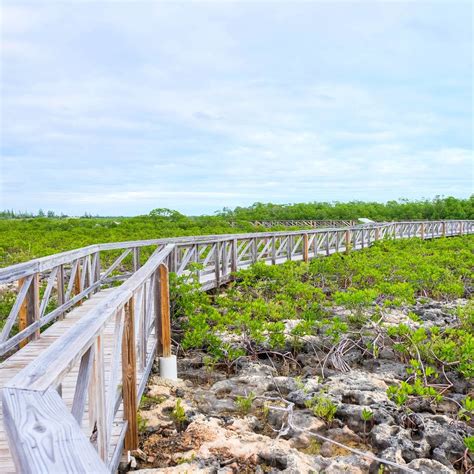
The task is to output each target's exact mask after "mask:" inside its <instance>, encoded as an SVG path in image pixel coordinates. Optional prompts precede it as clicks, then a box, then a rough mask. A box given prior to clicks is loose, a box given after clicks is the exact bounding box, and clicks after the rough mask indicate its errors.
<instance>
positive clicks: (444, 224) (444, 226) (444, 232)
mask: <svg viewBox="0 0 474 474" xmlns="http://www.w3.org/2000/svg"><path fill="white" fill-rule="evenodd" d="M442 229H443V230H442V233H443V237H446V222H443V227H442Z"/></svg>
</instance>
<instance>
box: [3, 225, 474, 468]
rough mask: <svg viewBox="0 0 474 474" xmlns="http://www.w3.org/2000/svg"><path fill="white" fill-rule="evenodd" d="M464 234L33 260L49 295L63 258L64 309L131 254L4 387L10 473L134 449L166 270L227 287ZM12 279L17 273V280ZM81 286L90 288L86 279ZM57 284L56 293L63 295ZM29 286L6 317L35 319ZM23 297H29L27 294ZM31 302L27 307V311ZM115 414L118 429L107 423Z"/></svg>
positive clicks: (341, 234) (371, 233)
mask: <svg viewBox="0 0 474 474" xmlns="http://www.w3.org/2000/svg"><path fill="white" fill-rule="evenodd" d="M464 233H470V234H472V233H474V221H418V222H413V221H410V222H395V223H376V224H366V225H359V226H354V227H350V228H329V229H315V230H313V229H311V230H299V231H280V232H263V233H248V234H225V235H215V236H198V237H183V238H176V239H156V240H151V241H150V240H148V241H136V242H121V243H111V244H97V245H94V246H89V247H85V248H83V249H77V250H75V251H71V252H65V253H63V254H59V255H60V257H59V260H58V259H57V257H58V256H57V255H56V256H51V257H49V258H50V259H52V261H53V262H54V265H56V264H57V262H58V261H59V262H62V263H60V264H59V267H58V266H54V265H50V264H49V263H48V264H46V263H45V262H46V260H44V259H45V258H46V257H43V259H39V260H41V261H42V264H41V265H43V264H44V265H45V266H43V267H41V265H39V264H37V261H36V263H35V264H34V265H33V266H35V265H37V266H35V268H46V267H48V265H50V266H49V267H48V268H49V269H50V274H49V276H48V284H47V286H46V289H45V294H46V293H48V291H49V293H50V294H51V292H52V284H53V282H54V281H56V279H58V278H59V275H61V273H59V270H58V268H60V266H61V265H64V264H65V262H66V261H67V260H65V259H66V257H71V256H72V257H71V258H73V260H72V261H70V262H69V263H70V264H71V268H70V275H69V284H68V285H67V287H68V288H67V291H66V292H65V293H66V296H67V294H68V293H70V292H71V291H72V289H73V286H74V282H75V281H76V280H80V281H79V283H80V285H79V290H81V291H80V292H79V293H78V294H76V295H75V296H74V297H72V298H70V297H69V299H68V302H67V303H65V305H67V304H69V306H68V307H72V305H73V304H75V303H76V302H78V301H80V300H81V299H82V298H84V297H86V296H90V295H91V294H92V293H93V292H95V291H96V290H98V289H99V288H100V287H101V286H102V285H103V284H104V283H105V282H106V281H108V280H109V279H110V278H111V277H112V273H113V272H115V271H116V270H117V269H118V268H119V267H120V266H122V262H123V261H124V259H125V258H127V256H128V255H132V256H133V267H134V268H133V273H131V274H128V273H126V274H125V275H118V277H119V278H121V279H124V278H125V279H126V281H125V282H124V283H122V284H121V286H119V287H117V288H115V289H110V290H109V293H104V294H105V295H106V296H105V298H104V299H103V300H102V301H99V302H98V303H97V304H96V305H95V306H94V307H93V308H92V309H90V310H89V311H86V313H85V314H84V315H83V316H82V317H81V318H80V319H79V320H78V321H77V322H76V323H75V324H74V325H73V326H72V327H71V328H70V329H68V330H67V331H66V332H65V333H64V334H63V335H62V336H61V337H60V338H59V339H57V340H56V341H55V342H53V343H52V344H51V345H50V346H49V348H48V349H46V350H44V351H43V352H41V353H40V355H39V356H38V357H37V358H36V359H34V360H33V361H32V362H31V363H30V364H29V365H27V366H26V367H25V368H24V369H23V370H21V371H20V372H19V373H17V374H16V375H15V376H14V377H13V378H12V379H11V380H10V381H9V382H8V383H7V384H6V386H5V388H4V389H3V392H2V394H3V412H4V424H5V428H6V431H7V434H8V438H9V444H10V450H11V452H12V455H13V458H14V461H15V465H16V466H17V468H18V470H19V471H21V472H38V471H42V472H81V473H86V472H109V471H113V470H114V469H115V468H116V466H117V463H118V460H119V458H120V454H121V451H122V447H123V446H125V449H135V448H136V447H137V446H138V434H137V420H136V411H137V403H138V400H139V398H140V396H141V394H142V393H143V390H144V388H145V385H146V381H147V378H148V375H149V373H150V371H151V367H152V364H153V361H154V358H155V353H156V354H157V355H167V354H170V328H169V293H168V268H170V270H171V271H173V272H175V273H177V274H178V275H187V274H190V272H191V270H192V268H193V267H192V264H194V263H199V264H200V270H199V271H198V277H199V281H200V283H201V287H202V289H204V290H205V289H209V288H214V287H218V286H219V285H222V284H223V283H225V282H227V281H229V280H231V279H232V275H233V273H234V272H235V271H237V270H239V269H243V268H247V267H248V266H250V265H251V264H253V263H255V262H258V261H260V262H264V263H266V264H278V263H283V262H285V261H290V260H300V261H304V262H308V261H309V260H310V259H311V258H316V257H318V256H320V255H329V254H331V253H335V252H350V251H352V250H357V249H362V248H365V247H367V246H369V245H371V244H372V243H373V242H375V241H377V240H381V239H392V238H397V239H398V238H409V237H420V238H422V239H428V238H436V237H445V236H452V235H462V234H464ZM145 245H154V246H156V250H155V251H154V252H153V253H152V255H151V256H150V257H149V258H148V260H147V261H146V263H144V265H143V266H141V267H140V264H139V253H138V250H139V248H140V247H143V246H145ZM118 249H121V250H123V252H122V254H121V255H120V256H119V257H118V258H117V259H116V260H115V261H114V263H113V264H112V265H111V266H110V267H109V268H108V269H106V270H105V271H101V270H100V267H99V266H98V263H100V260H99V252H100V251H108V250H118ZM78 255H79V256H80V257H78ZM88 257H90V259H89V260H88V259H87V258H88ZM80 259H83V260H80ZM21 265H24V264H21ZM81 270H82V273H81ZM14 274H15V275H18V273H17V272H16V273H15V272H14ZM77 275H79V278H76V276H77ZM84 275H85V276H84ZM87 278H89V280H90V281H86V280H87ZM113 278H115V277H113ZM58 281H59V280H58ZM63 283H64V282H63ZM63 283H61V287H62V288H63V289H64V287H65V285H64V284H63ZM38 288H39V286H38V273H34V274H31V275H29V276H28V277H27V278H26V279H25V281H24V283H23V285H22V286H21V290H20V291H19V294H18V297H17V303H15V306H14V308H13V309H12V313H11V314H12V315H15V314H16V313H15V311H17V310H18V311H19V314H20V313H21V311H20V310H19V308H24V307H25V305H26V306H27V307H28V308H30V307H31V306H32V307H33V309H34V308H36V310H35V311H37V312H41V308H42V311H46V310H45V308H46V304H47V301H48V299H47V298H49V296H47V297H46V296H43V299H42V300H41V302H40V300H39V296H38V293H39V292H38ZM31 289H33V290H35V291H34V292H31V291H30V290H31ZM30 293H31V294H30ZM58 294H59V293H58ZM33 296H34V298H36V299H33ZM45 298H46V299H45ZM25 301H26V303H25ZM32 301H33V302H34V301H36V304H33V305H31V304H30V303H31V302H32ZM65 307H66V306H64V305H63V306H60V310H61V311H62V310H65V309H64V308H65ZM28 308H26V309H28ZM14 310H15V311H14ZM54 311H57V310H53V311H52V312H50V313H48V314H46V315H43V316H42V317H40V318H38V319H37V320H36V321H33V322H30V324H29V325H28V326H27V327H26V328H25V329H24V330H23V334H25V331H28V330H30V332H31V328H33V330H36V329H37V327H38V325H39V324H40V323H43V322H44V321H45V320H46V319H47V318H50V319H51V314H53V315H54V314H55V312H54ZM33 314H35V312H34V311H33ZM11 323H12V320H11V319H10V320H9V324H10V325H11ZM106 330H107V331H109V336H107V337H109V340H111V341H112V342H111V344H112V346H110V347H109V348H110V349H111V350H112V354H111V364H112V367H111V368H110V373H109V376H108V377H107V378H106V377H105V368H104V344H105V340H106V339H105V338H106V334H105V333H106ZM2 334H4V333H2ZM17 336H18V335H17ZM17 336H13V338H10V339H8V340H7V341H6V342H5V343H3V344H6V343H8V344H12V341H13V342H15V341H17V340H18V338H17V339H15V337H17ZM38 337H40V334H38ZM165 346H166V347H165ZM1 347H2V346H1V345H0V348H1ZM120 360H121V363H120ZM78 365H79V367H78ZM120 365H121V371H120ZM77 367H78V375H77V382H76V385H75V394H74V399H73V403H72V408H71V409H68V407H67V406H66V405H65V403H64V401H63V399H62V398H61V395H60V392H61V389H60V387H61V382H62V381H63V380H64V378H65V376H66V375H67V374H70V373H72V372H71V371H73V370H75V369H76V368H77ZM137 368H138V369H137ZM137 382H138V384H137ZM137 386H138V388H137ZM87 391H88V393H89V395H88V397H86V393H87ZM86 398H88V404H89V405H88V406H89V411H88V412H87V413H88V421H89V428H90V432H91V433H94V438H95V441H94V442H93V443H92V442H91V441H90V439H89V438H88V437H87V436H86V435H85V434H84V432H83V431H82V429H81V424H82V418H83V416H84V414H85V403H86V402H85V400H86ZM121 406H122V407H123V410H124V416H125V421H121V420H117V413H118V410H119V407H121ZM114 426H115V427H118V428H117V429H119V430H120V434H119V437H118V440H117V441H116V444H115V446H111V444H110V440H111V436H112V430H113V427H114ZM46 447H47V449H46ZM111 448H113V449H112V451H111Z"/></svg>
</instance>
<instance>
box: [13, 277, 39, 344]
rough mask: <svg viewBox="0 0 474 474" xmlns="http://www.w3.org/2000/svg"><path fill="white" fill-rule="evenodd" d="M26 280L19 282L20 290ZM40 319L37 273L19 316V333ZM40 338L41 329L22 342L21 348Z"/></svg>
mask: <svg viewBox="0 0 474 474" xmlns="http://www.w3.org/2000/svg"><path fill="white" fill-rule="evenodd" d="M24 282H25V279H24V278H21V279H20V280H19V288H20V289H21V287H22V286H23V284H24ZM39 317H40V297H39V274H38V273H35V274H34V275H33V279H32V280H31V283H30V287H29V288H28V291H27V293H26V296H25V299H24V300H23V303H22V305H21V307H20V311H19V314H18V331H22V330H23V329H26V328H27V327H28V326H29V325H30V324H33V323H34V322H35V321H38V320H39ZM39 336H40V330H39V328H38V329H37V330H36V331H35V332H34V333H33V334H32V335H31V336H29V337H28V338H27V339H24V340H23V341H21V342H20V347H24V346H25V345H26V344H27V343H28V342H29V341H34V340H35V339H38V338H39Z"/></svg>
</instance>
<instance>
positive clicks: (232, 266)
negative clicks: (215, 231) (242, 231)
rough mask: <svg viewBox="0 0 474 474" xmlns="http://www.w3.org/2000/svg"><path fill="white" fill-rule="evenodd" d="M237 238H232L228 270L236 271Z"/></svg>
mask: <svg viewBox="0 0 474 474" xmlns="http://www.w3.org/2000/svg"><path fill="white" fill-rule="evenodd" d="M237 248H238V247H237V239H233V240H232V251H231V262H230V271H231V272H232V273H235V272H236V271H237V258H238V255H237Z"/></svg>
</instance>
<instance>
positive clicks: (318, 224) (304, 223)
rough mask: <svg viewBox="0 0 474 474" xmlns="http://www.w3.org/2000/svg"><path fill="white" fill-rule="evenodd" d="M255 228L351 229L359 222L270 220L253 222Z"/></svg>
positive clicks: (347, 220) (349, 220) (346, 220)
mask: <svg viewBox="0 0 474 474" xmlns="http://www.w3.org/2000/svg"><path fill="white" fill-rule="evenodd" d="M251 223H252V224H253V225H254V226H258V227H267V228H271V227H280V226H283V227H313V228H314V229H320V228H323V227H351V226H355V225H357V221H354V220H351V219H345V220H315V219H286V220H270V221H251Z"/></svg>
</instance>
